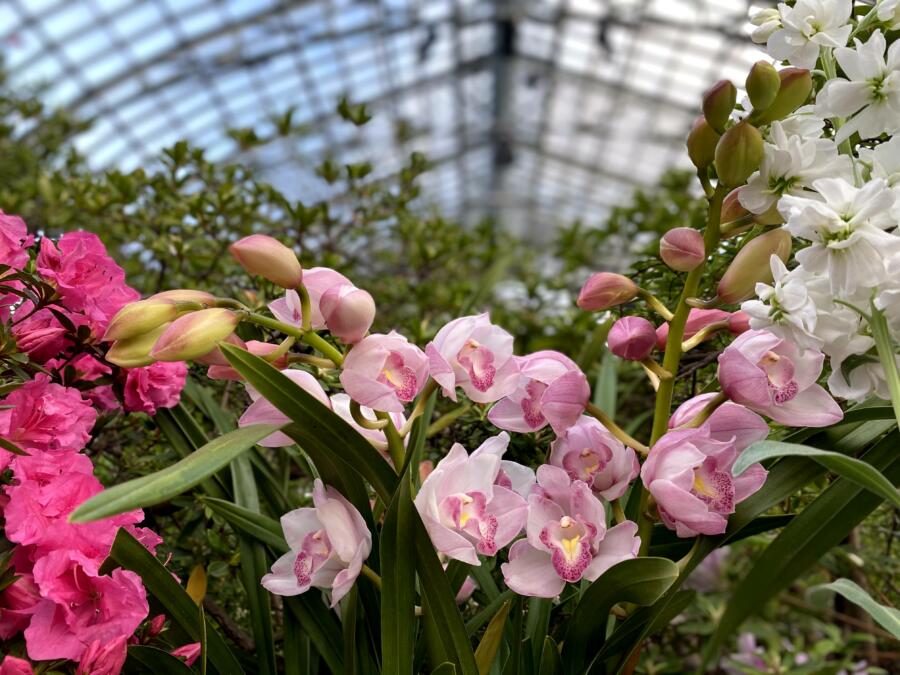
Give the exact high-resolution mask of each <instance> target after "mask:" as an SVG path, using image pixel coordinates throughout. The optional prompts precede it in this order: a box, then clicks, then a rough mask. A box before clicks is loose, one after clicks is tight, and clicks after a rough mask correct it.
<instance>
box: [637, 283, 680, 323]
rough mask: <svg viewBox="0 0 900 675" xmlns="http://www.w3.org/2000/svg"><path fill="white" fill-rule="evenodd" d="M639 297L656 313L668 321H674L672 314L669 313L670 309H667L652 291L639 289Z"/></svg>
mask: <svg viewBox="0 0 900 675" xmlns="http://www.w3.org/2000/svg"><path fill="white" fill-rule="evenodd" d="M638 296H639V297H640V298H641V300H643V301H644V302H646V303H647V306H648V307H649V308H650V309H652V310H653V311H654V312H656V313H657V314H659V315H660V316H661V317H662V318H663V319H665V320H666V321H671V320H672V312H670V311H669V308H668V307H666V306H665V305H664V304H662V303H661V302H660V301H659V298H657V297H656V296H655V295H653V293H651V292H650V291H646V290H644V289H643V288H639V289H638Z"/></svg>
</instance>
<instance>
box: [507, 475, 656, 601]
mask: <svg viewBox="0 0 900 675" xmlns="http://www.w3.org/2000/svg"><path fill="white" fill-rule="evenodd" d="M525 533H526V537H525V539H521V540H519V541H517V542H516V543H515V544H513V545H512V548H510V550H509V562H508V563H504V564H503V565H501V570H502V571H503V579H504V581H505V582H506V585H507V586H509V588H510V589H512V590H513V591H514V592H516V593H518V594H519V595H529V596H534V597H539V598H553V597H556V596H557V595H559V594H560V593H561V592H562V590H563V588H565V585H566V582H575V581H578V580H580V579H588V580H589V581H595V580H596V579H597V578H598V577H599V576H600V575H601V574H603V572H605V571H606V570H607V569H609V568H610V567H612V566H613V565H615V564H616V563H618V562H621V561H622V560H627V559H629V558H633V557H635V556H636V555H637V552H638V549H639V548H640V538H639V537H637V536H635V535H636V534H637V525H636V524H635V523H633V522H631V521H626V522H624V523H620V524H619V525H616V526H615V527H612V528H609V529H608V530H607V528H606V512H605V510H604V507H603V503H602V502H601V501H600V500H599V499H597V497H595V496H594V494H593V493H592V492H591V489H590V488H589V487H588V485H587V483H585V482H584V481H581V480H575V481H573V480H572V479H571V478H569V475H568V474H567V473H566V471H565V470H563V469H561V468H559V467H556V466H550V465H549V464H544V465H543V466H541V467H540V468H538V470H537V486H536V487H535V488H534V490H533V491H532V493H531V495H529V497H528V519H527V524H526V526H525Z"/></svg>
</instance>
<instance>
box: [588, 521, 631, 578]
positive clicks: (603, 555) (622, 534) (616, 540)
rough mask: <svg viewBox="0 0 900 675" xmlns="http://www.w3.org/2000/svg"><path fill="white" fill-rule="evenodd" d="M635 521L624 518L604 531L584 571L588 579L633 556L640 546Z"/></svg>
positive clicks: (596, 576)
mask: <svg viewBox="0 0 900 675" xmlns="http://www.w3.org/2000/svg"><path fill="white" fill-rule="evenodd" d="M637 530H638V527H637V523H633V522H631V521H630V520H626V521H625V522H624V523H619V524H618V525H616V526H615V527H611V528H609V530H607V531H606V536H605V537H604V538H603V541H601V542H600V544H599V545H598V546H597V552H596V553H594V559H593V560H592V561H591V564H590V565H589V566H588V568H587V569H586V570H585V572H584V577H585V578H586V579H588V580H589V581H596V580H597V578H598V577H599V576H600V575H601V574H603V573H604V572H605V571H606V570H608V569H609V568H610V567H612V566H613V565H615V564H617V563H620V562H622V561H623V560H628V559H630V558H634V557H636V556H637V554H638V550H639V549H640V547H641V538H640V537H638V536H637Z"/></svg>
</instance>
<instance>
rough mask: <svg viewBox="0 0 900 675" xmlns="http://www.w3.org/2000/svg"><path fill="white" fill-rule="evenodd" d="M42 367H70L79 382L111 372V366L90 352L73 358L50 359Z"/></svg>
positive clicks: (55, 368)
mask: <svg viewBox="0 0 900 675" xmlns="http://www.w3.org/2000/svg"><path fill="white" fill-rule="evenodd" d="M44 367H45V368H47V370H63V369H65V368H71V369H72V370H74V371H75V379H76V380H78V381H81V382H93V381H94V380H99V379H100V378H101V377H103V376H104V375H109V374H110V373H112V368H110V367H109V366H108V365H106V364H105V363H103V362H102V361H98V360H97V359H96V358H94V357H93V356H91V355H90V354H79V355H78V356H76V357H75V358H74V359H68V358H58V359H50V360H49V361H47V362H46V363H45V364H44Z"/></svg>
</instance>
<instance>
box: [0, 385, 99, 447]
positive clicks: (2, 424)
mask: <svg viewBox="0 0 900 675" xmlns="http://www.w3.org/2000/svg"><path fill="white" fill-rule="evenodd" d="M2 405H3V406H11V407H10V408H7V409H5V410H0V436H3V438H6V439H8V440H10V441H12V442H13V443H16V444H17V445H19V446H21V447H22V448H26V449H33V450H45V451H51V452H66V451H71V450H80V449H81V448H83V447H84V446H85V443H87V441H88V440H89V439H90V437H91V428H92V427H93V426H94V422H95V421H96V420H97V412H96V411H95V410H94V409H93V408H92V407H91V404H90V403H89V402H87V401H85V400H84V398H82V396H81V392H79V391H78V390H77V389H73V388H71V387H63V386H62V385H59V384H53V383H52V382H50V378H49V377H48V376H47V375H43V374H39V375H37V376H35V378H34V380H31V381H29V382H26V383H25V384H23V385H22V386H21V387H19V388H18V389H16V390H15V391H14V392H12V393H11V394H9V396H7V397H6V398H5V399H3V401H2Z"/></svg>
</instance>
